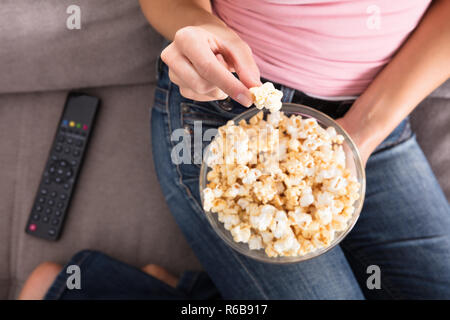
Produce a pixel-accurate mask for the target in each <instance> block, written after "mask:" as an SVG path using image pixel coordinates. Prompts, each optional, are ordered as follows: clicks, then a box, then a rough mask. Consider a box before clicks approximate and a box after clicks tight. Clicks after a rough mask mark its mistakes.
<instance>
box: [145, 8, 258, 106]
mask: <svg viewBox="0 0 450 320" xmlns="http://www.w3.org/2000/svg"><path fill="white" fill-rule="evenodd" d="M140 3H141V7H142V10H143V12H144V14H145V16H146V17H147V19H148V20H149V21H150V24H151V25H152V26H153V27H154V28H155V29H156V30H157V31H159V32H160V33H161V34H162V35H163V36H165V37H166V38H167V39H169V40H172V43H171V44H170V45H169V46H168V47H167V48H165V49H164V50H163V52H162V53H161V58H162V60H163V61H164V62H165V63H166V64H167V65H168V67H169V77H170V80H172V82H174V83H176V84H177V85H178V86H179V87H180V92H181V94H182V95H183V96H185V97H187V98H190V99H194V100H198V101H208V100H217V99H225V98H226V97H227V96H231V98H233V99H235V100H237V101H238V102H240V103H241V104H242V105H245V106H250V105H251V104H252V96H251V94H250V91H249V90H248V88H251V87H254V86H258V85H260V84H261V83H260V81H259V69H258V67H257V66H256V63H255V61H254V60H253V55H252V52H251V49H250V47H249V46H248V45H247V44H246V43H245V42H244V41H242V40H241V39H240V38H239V36H238V35H237V34H236V33H235V32H234V31H233V30H231V29H230V28H228V27H227V26H226V25H225V23H224V22H223V21H222V20H220V19H219V18H217V17H215V16H214V15H213V14H212V13H211V4H210V1H209V0H140ZM231 72H236V73H237V74H238V76H239V80H238V79H236V77H234V76H233V74H232V73H231Z"/></svg>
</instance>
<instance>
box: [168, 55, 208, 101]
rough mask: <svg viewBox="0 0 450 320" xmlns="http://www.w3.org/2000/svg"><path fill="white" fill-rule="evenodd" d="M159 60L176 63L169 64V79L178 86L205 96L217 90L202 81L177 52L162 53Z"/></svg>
mask: <svg viewBox="0 0 450 320" xmlns="http://www.w3.org/2000/svg"><path fill="white" fill-rule="evenodd" d="M161 58H162V59H163V61H164V60H166V61H176V63H171V68H170V69H169V77H170V80H171V81H172V82H174V83H176V84H177V85H178V86H180V87H181V86H186V85H187V87H189V88H191V89H192V90H193V91H195V92H197V93H199V94H207V93H208V92H210V91H212V90H214V89H215V88H217V86H215V85H214V84H212V83H211V82H209V81H207V80H205V79H203V78H202V77H201V76H200V75H199V74H198V73H197V71H196V70H195V69H194V67H193V66H192V64H191V63H190V62H189V60H188V59H186V57H184V56H183V55H182V54H180V53H179V52H177V50H172V51H170V52H168V53H167V52H164V51H163V53H161Z"/></svg>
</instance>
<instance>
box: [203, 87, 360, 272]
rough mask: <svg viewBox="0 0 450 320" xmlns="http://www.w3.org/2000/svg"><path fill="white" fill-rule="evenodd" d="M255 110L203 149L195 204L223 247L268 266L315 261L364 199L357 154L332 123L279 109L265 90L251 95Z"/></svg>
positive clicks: (297, 108) (303, 110)
mask: <svg viewBox="0 0 450 320" xmlns="http://www.w3.org/2000/svg"><path fill="white" fill-rule="evenodd" d="M250 91H251V92H252V94H253V98H254V104H255V106H256V108H251V109H249V110H248V111H246V112H244V113H242V114H240V115H239V116H237V117H236V118H234V119H233V120H230V121H229V122H228V123H227V124H226V125H224V126H222V127H220V128H218V133H217V135H216V136H215V138H214V139H213V140H212V141H211V143H210V144H209V145H208V147H206V149H205V152H204V157H203V163H202V166H201V170H200V196H201V200H202V205H203V209H204V211H205V214H206V217H207V219H208V221H209V222H210V224H211V226H212V227H213V229H214V230H215V231H216V233H217V234H218V235H219V237H220V238H222V239H223V240H224V241H225V243H227V244H228V245H229V246H230V247H232V248H233V249H235V250H236V251H238V252H240V253H241V254H244V255H246V256H248V257H251V258H254V259H256V260H259V261H263V262H268V263H293V262H300V261H305V260H309V259H312V258H314V257H317V256H319V255H321V254H323V253H325V252H327V251H328V250H330V249H331V248H333V247H334V246H336V245H337V244H338V243H339V242H340V241H342V240H343V239H344V238H345V236H346V235H347V234H348V233H349V232H350V230H351V229H352V228H353V226H354V225H355V223H356V221H357V220H358V217H359V214H360V212H361V209H362V205H363V201H364V193H365V183H366V181H365V171H364V166H363V164H362V161H361V158H360V156H359V152H358V149H357V147H356V145H355V144H354V142H353V141H352V139H351V138H350V137H349V135H348V134H347V133H346V132H345V131H344V129H343V128H342V127H341V126H340V125H339V124H338V123H337V122H336V121H334V120H333V119H332V118H330V117H328V116H327V115H325V114H323V113H321V112H319V111H317V110H315V109H313V108H310V107H307V106H303V105H299V104H292V103H281V98H282V93H281V92H280V91H279V90H276V89H275V88H274V87H273V85H272V84H271V83H269V82H267V83H265V84H264V85H262V86H261V87H256V88H252V89H250Z"/></svg>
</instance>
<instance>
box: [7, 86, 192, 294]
mask: <svg viewBox="0 0 450 320" xmlns="http://www.w3.org/2000/svg"><path fill="white" fill-rule="evenodd" d="M87 92H89V93H92V94H95V95H97V96H99V97H100V98H101V99H102V101H103V104H102V106H101V109H100V113H99V118H98V123H97V126H96V128H95V132H94V136H93V139H92V141H91V145H90V149H89V152H88V154H87V158H86V162H85V164H84V168H83V172H82V175H81V177H80V180H79V184H78V186H77V191H76V195H75V198H74V199H73V203H72V205H71V209H70V214H69V216H68V220H67V223H66V228H65V230H64V232H63V236H62V238H61V239H60V240H59V241H58V242H54V243H53V242H47V241H45V240H40V239H37V238H34V237H31V236H29V235H26V234H25V233H24V228H25V223H26V219H27V218H28V214H29V212H30V208H31V206H32V202H33V198H34V196H35V192H36V188H37V186H38V183H39V179H40V175H41V173H42V169H43V167H44V164H45V161H46V158H47V154H48V150H49V148H50V144H51V142H52V138H53V134H54V132H55V129H56V126H57V122H58V119H59V116H60V113H61V110H62V107H63V105H64V101H65V98H66V94H67V92H49V93H29V94H9V95H0V134H1V135H0V136H1V137H2V139H0V170H1V180H0V204H1V205H0V298H5V297H7V296H9V298H13V297H15V295H16V294H17V292H18V291H17V290H18V289H19V288H20V287H21V285H22V283H23V281H24V280H25V279H26V277H27V275H28V274H29V273H30V272H31V270H32V269H33V268H35V267H36V266H37V265H38V264H39V263H40V262H43V261H56V262H60V263H64V262H66V261H67V260H68V259H69V258H70V257H71V256H72V255H73V254H74V253H75V252H77V251H78V250H81V249H85V248H90V249H97V250H101V251H103V252H106V253H109V254H111V255H112V256H114V257H117V258H119V259H121V260H123V261H126V262H128V263H130V264H132V265H135V266H143V265H145V264H148V263H158V264H161V265H163V266H165V267H167V268H168V269H169V270H171V271H172V272H174V273H177V274H179V273H180V272H181V271H183V270H184V269H186V268H187V269H199V268H200V266H199V265H198V263H197V261H196V259H195V257H194V256H193V254H192V252H191V250H190V248H189V247H188V245H187V243H186V241H185V240H184V238H183V235H182V234H181V232H180V230H179V228H178V227H177V226H176V224H175V222H174V220H173V218H172V216H171V215H170V213H169V211H168V209H167V206H166V203H165V201H164V198H163V196H162V194H161V191H160V189H159V185H158V182H157V179H156V175H155V172H154V170H153V163H152V155H151V148H150V143H149V130H150V128H149V121H148V120H149V113H148V110H149V106H150V105H151V101H152V96H153V86H152V85H142V86H125V87H111V88H103V89H92V90H87Z"/></svg>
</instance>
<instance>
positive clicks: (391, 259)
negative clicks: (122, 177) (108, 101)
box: [151, 64, 450, 299]
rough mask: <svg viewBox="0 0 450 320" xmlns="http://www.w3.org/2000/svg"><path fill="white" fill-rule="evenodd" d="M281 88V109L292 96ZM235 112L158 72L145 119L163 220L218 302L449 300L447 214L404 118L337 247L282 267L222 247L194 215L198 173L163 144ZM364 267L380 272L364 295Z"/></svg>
mask: <svg viewBox="0 0 450 320" xmlns="http://www.w3.org/2000/svg"><path fill="white" fill-rule="evenodd" d="M282 89H283V91H284V93H285V95H284V96H285V101H288V102H289V101H291V100H292V99H293V97H294V94H292V92H293V91H292V89H290V88H286V87H282ZM322 102H323V101H322ZM313 107H314V106H313ZM244 110H246V109H245V108H244V107H242V106H241V105H239V104H238V103H236V102H234V101H228V102H226V105H223V102H218V101H212V102H196V101H192V100H189V99H186V98H184V97H182V96H181V95H180V93H179V88H178V87H177V86H176V85H175V84H173V83H171V82H170V80H169V78H168V73H167V67H166V66H165V65H164V64H160V68H159V71H158V86H157V88H156V92H155V101H154V105H153V109H152V118H151V132H152V145H153V157H154V163H155V167H156V172H157V175H158V179H159V182H160V184H161V188H162V191H163V193H164V196H165V198H166V201H167V203H168V205H169V207H170V210H171V213H172V214H173V216H174V217H175V219H176V221H177V223H178V225H179V226H180V227H181V229H182V231H183V233H184V235H185V237H186V239H187V241H188V242H189V244H190V245H191V247H192V249H193V250H194V252H195V254H196V255H197V257H198V259H199V260H200V262H201V263H202V265H203V267H204V269H205V270H206V271H207V273H208V274H209V276H210V277H211V279H212V281H213V282H214V284H215V286H216V287H217V289H218V290H219V291H220V293H221V295H222V297H224V298H231V299H364V298H367V299H421V298H424V299H438V298H440V299H445V298H450V208H449V204H448V202H447V200H446V198H445V196H444V194H443V192H442V190H441V189H440V187H439V184H438V182H437V180H436V178H435V177H434V175H433V172H432V171H431V169H430V166H429V165H428V163H427V160H426V158H425V156H424V154H423V153H422V151H421V149H420V147H419V145H418V144H417V142H416V139H415V136H414V134H413V133H412V132H411V129H410V126H409V122H408V120H407V119H405V120H404V121H403V122H402V123H401V124H400V125H399V126H398V127H397V128H396V129H395V130H394V131H393V132H392V133H391V134H390V135H389V137H387V138H386V140H385V141H384V142H383V143H382V144H381V145H380V146H379V147H378V148H377V150H376V152H375V153H374V154H373V155H372V156H371V157H370V159H369V160H368V163H367V167H366V174H367V193H366V200H365V203H364V208H363V211H362V213H361V217H360V219H359V221H358V222H357V224H356V226H355V228H354V229H353V230H352V232H351V233H350V234H349V235H348V236H347V237H346V238H345V240H344V241H343V242H342V243H341V245H340V246H337V247H335V248H334V249H333V250H330V251H329V252H327V253H326V254H323V255H321V256H319V257H317V258H314V259H312V260H309V261H306V262H302V263H297V264H290V265H272V264H266V263H262V262H258V261H255V260H252V259H250V258H247V257H245V256H243V255H241V254H239V253H237V252H235V251H233V250H232V249H231V248H229V247H228V246H227V245H226V244H225V243H224V242H223V241H222V240H221V239H220V238H219V237H218V236H217V235H216V234H215V232H214V230H213V229H212V228H211V226H210V225H209V223H208V221H207V219H206V217H205V214H204V212H203V210H202V206H201V203H200V197H199V182H198V178H199V170H200V165H199V164H195V163H193V164H180V165H175V164H174V163H173V162H172V160H171V151H172V148H173V147H174V145H176V144H177V143H179V141H171V138H170V137H171V134H172V132H173V130H175V129H178V128H184V129H185V130H187V131H191V130H192V128H193V122H194V121H202V129H203V131H205V130H207V129H209V128H216V127H218V126H221V125H223V124H225V123H226V121H227V120H229V119H231V118H233V117H234V116H235V115H237V114H239V113H241V112H242V111H244ZM206 144H207V142H204V143H203V147H205V146H206ZM192 149H193V150H192V152H193V151H194V143H192ZM196 156H198V155H196ZM370 265H377V266H379V268H380V270H381V289H372V290H371V289H369V288H368V287H367V284H366V282H367V279H368V277H369V276H370V275H371V273H369V274H368V273H367V268H368V267H369V266H370Z"/></svg>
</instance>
